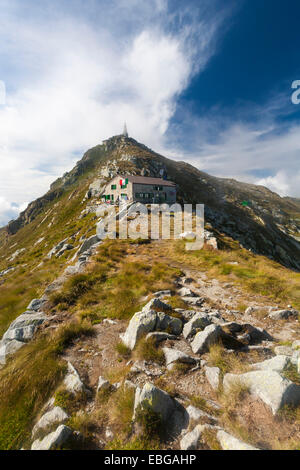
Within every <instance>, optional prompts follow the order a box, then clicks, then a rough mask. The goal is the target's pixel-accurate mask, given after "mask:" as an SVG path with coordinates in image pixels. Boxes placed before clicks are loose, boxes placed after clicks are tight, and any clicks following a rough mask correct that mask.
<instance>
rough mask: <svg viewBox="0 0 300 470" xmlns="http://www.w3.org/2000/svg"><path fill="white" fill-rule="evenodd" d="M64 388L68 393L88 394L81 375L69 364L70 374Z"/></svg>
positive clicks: (66, 378)
mask: <svg viewBox="0 0 300 470" xmlns="http://www.w3.org/2000/svg"><path fill="white" fill-rule="evenodd" d="M63 383H64V386H65V388H66V389H67V391H68V392H70V393H72V394H73V395H76V394H77V393H81V392H86V389H85V386H84V384H83V383H82V381H81V379H80V377H79V374H78V372H77V370H76V369H75V367H74V366H73V365H72V364H71V362H68V373H67V375H66V377H65V379H64V382H63Z"/></svg>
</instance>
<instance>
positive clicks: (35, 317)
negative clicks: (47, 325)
mask: <svg viewBox="0 0 300 470" xmlns="http://www.w3.org/2000/svg"><path fill="white" fill-rule="evenodd" d="M45 320H47V317H46V316H45V315H44V313H43V312H40V313H37V312H34V311H26V312H25V313H22V315H20V316H18V317H17V318H16V319H15V320H14V321H13V322H12V323H11V324H10V326H9V328H8V330H7V331H6V332H5V333H4V335H3V337H2V341H5V342H7V341H12V340H17V341H21V342H23V343H25V342H28V341H30V340H31V339H32V338H33V335H34V333H35V330H36V329H37V327H38V326H39V325H41V324H42V323H44V321H45Z"/></svg>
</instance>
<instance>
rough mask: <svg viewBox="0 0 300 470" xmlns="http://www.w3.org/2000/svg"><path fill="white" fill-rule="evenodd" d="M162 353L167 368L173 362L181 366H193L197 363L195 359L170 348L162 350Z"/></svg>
mask: <svg viewBox="0 0 300 470" xmlns="http://www.w3.org/2000/svg"><path fill="white" fill-rule="evenodd" d="M163 353H164V355H165V359H166V365H167V366H169V365H170V364H173V363H174V362H180V363H182V364H192V365H195V364H196V363H197V361H196V359H194V358H193V357H191V356H188V355H187V354H185V353H183V352H181V351H178V350H177V349H171V348H163Z"/></svg>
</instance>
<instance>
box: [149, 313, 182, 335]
mask: <svg viewBox="0 0 300 470" xmlns="http://www.w3.org/2000/svg"><path fill="white" fill-rule="evenodd" d="M182 326H183V325H182V321H181V320H180V319H179V318H176V317H171V316H169V315H166V314H165V313H163V312H158V313H157V321H156V326H155V329H156V330H158V331H168V332H169V333H171V334H173V335H180V333H181V332H182Z"/></svg>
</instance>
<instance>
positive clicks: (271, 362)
mask: <svg viewBox="0 0 300 470" xmlns="http://www.w3.org/2000/svg"><path fill="white" fill-rule="evenodd" d="M290 363H291V359H290V357H288V356H275V357H273V358H272V359H268V360H267V361H263V362H257V363H256V364H252V365H251V369H256V370H275V371H276V372H282V371H284V369H286V368H287V367H288V366H289V364H290Z"/></svg>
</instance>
